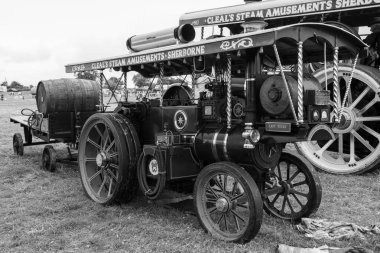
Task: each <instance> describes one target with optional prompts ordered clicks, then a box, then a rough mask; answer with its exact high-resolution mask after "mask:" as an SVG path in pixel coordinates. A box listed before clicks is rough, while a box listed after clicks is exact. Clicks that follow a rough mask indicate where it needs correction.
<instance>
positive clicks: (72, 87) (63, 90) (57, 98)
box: [36, 78, 100, 115]
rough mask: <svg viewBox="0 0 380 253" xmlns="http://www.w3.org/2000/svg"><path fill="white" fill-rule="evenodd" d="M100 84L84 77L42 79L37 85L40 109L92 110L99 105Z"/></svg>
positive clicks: (46, 110) (40, 110) (47, 110)
mask: <svg viewBox="0 0 380 253" xmlns="http://www.w3.org/2000/svg"><path fill="white" fill-rule="evenodd" d="M99 89H100V87H99V84H98V83H97V82H95V81H91V80H84V79H72V78H62V79H54V80H46V81H40V82H39V83H38V86H37V95H36V100H37V108H38V111H39V112H41V113H43V114H44V115H47V114H49V113H53V112H91V111H96V110H97V107H96V105H99Z"/></svg>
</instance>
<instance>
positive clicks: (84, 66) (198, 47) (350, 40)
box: [65, 23, 366, 76]
mask: <svg viewBox="0 0 380 253" xmlns="http://www.w3.org/2000/svg"><path fill="white" fill-rule="evenodd" d="M298 41H303V42H304V43H303V48H304V62H315V61H323V59H324V43H326V46H327V55H328V59H331V58H329V57H331V56H332V52H333V47H334V46H338V47H339V48H340V51H339V57H340V59H346V58H351V57H354V56H355V55H356V54H357V53H359V52H360V51H361V50H362V49H363V48H364V47H365V46H366V44H365V43H363V42H362V41H361V40H360V39H359V38H358V37H356V36H354V35H352V34H351V33H349V32H348V31H346V30H344V29H342V28H338V27H336V26H333V25H326V24H320V23H302V24H293V25H289V26H284V27H279V28H273V29H267V30H262V31H257V32H251V33H244V34H238V35H233V36H229V37H221V38H213V39H209V40H202V41H199V42H192V43H187V44H179V45H173V46H168V47H161V48H155V49H151V50H146V51H142V52H138V53H131V54H127V55H123V56H119V57H112V58H106V59H101V60H95V61H87V62H82V63H75V64H69V65H67V66H65V67H66V72H67V73H73V72H82V71H92V70H103V69H107V68H114V69H115V70H119V69H123V71H131V70H134V71H138V72H140V73H141V74H143V75H145V76H151V75H155V74H157V73H158V72H159V70H158V65H157V63H160V62H163V63H165V68H166V70H165V72H166V75H183V74H188V73H191V70H192V63H193V60H194V59H195V57H198V56H202V57H204V59H205V61H213V60H215V59H217V55H219V56H222V57H223V56H224V55H225V54H227V53H230V54H231V55H232V60H233V62H234V65H236V66H238V65H239V64H240V65H242V66H244V61H245V57H244V55H245V51H246V50H247V49H253V48H260V47H263V50H264V54H265V55H266V56H267V58H269V59H275V57H274V51H273V47H272V45H273V44H275V43H276V45H277V48H278V51H279V54H280V56H281V60H282V61H283V64H294V63H296V62H297V42H298ZM237 51H239V52H238V53H237ZM207 65H208V64H206V67H207ZM242 69H243V68H242Z"/></svg>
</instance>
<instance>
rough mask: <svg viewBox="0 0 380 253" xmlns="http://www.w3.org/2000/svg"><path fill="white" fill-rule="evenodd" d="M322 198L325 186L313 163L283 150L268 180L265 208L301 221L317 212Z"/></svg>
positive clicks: (271, 213)
mask: <svg viewBox="0 0 380 253" xmlns="http://www.w3.org/2000/svg"><path fill="white" fill-rule="evenodd" d="M321 200H322V187H321V183H320V181H319V178H318V175H317V174H316V173H315V172H314V169H313V166H312V165H311V164H310V163H309V162H308V161H307V160H306V159H304V158H303V157H301V156H300V155H299V154H297V153H288V152H283V153H282V155H281V158H280V161H279V163H278V164H277V166H275V167H274V168H273V169H272V170H271V172H270V173H268V175H267V178H266V180H265V190H264V209H265V211H266V212H267V213H269V214H270V215H273V216H275V217H278V218H281V219H284V220H294V221H299V220H300V219H301V218H302V217H308V216H310V215H311V214H312V213H314V212H316V211H317V209H318V207H319V205H320V204H321Z"/></svg>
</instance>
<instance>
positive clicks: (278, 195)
mask: <svg viewBox="0 0 380 253" xmlns="http://www.w3.org/2000/svg"><path fill="white" fill-rule="evenodd" d="M279 197H280V194H277V195H276V196H275V197H274V198H273V199H272V201H271V202H270V203H271V204H272V205H274V203H275V202H276V201H277V199H278V198H279Z"/></svg>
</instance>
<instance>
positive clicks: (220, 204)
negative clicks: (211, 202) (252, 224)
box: [215, 197, 229, 212]
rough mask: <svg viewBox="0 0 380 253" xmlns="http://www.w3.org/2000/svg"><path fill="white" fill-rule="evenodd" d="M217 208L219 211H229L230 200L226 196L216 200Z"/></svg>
mask: <svg viewBox="0 0 380 253" xmlns="http://www.w3.org/2000/svg"><path fill="white" fill-rule="evenodd" d="M215 206H216V209H217V210H218V211H219V212H227V211H228V209H229V204H228V200H227V199H226V198H224V197H221V198H219V199H218V200H217V201H216V204H215Z"/></svg>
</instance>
